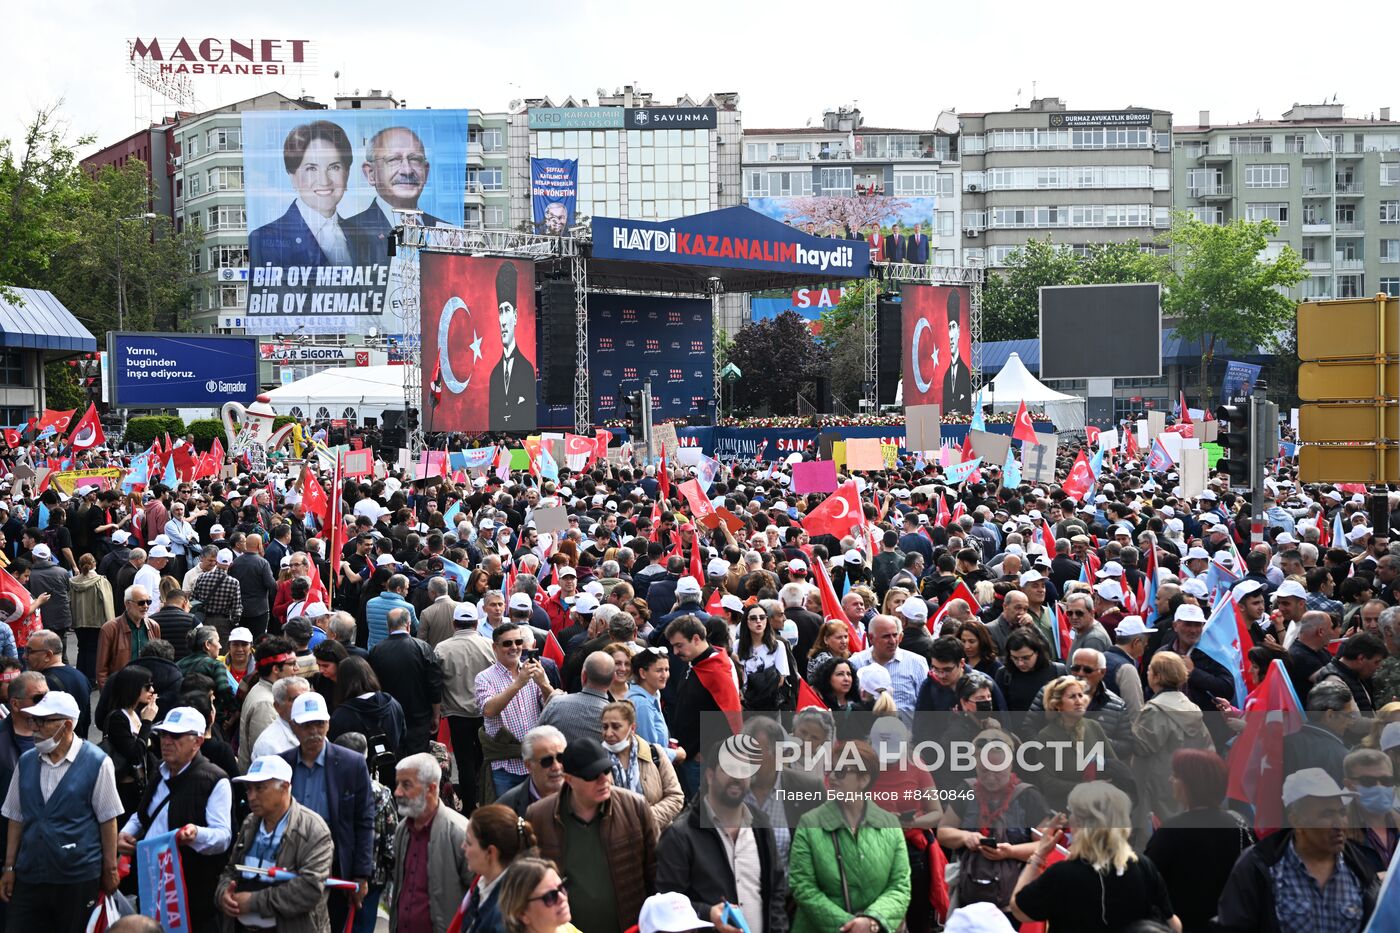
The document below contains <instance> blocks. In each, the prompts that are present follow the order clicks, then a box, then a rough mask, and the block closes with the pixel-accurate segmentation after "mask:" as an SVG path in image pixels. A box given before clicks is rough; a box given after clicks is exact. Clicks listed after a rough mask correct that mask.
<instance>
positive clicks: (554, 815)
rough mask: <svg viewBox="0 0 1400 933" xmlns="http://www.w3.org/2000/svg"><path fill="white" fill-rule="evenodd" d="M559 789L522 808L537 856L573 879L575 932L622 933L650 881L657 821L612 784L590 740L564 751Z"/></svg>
mask: <svg viewBox="0 0 1400 933" xmlns="http://www.w3.org/2000/svg"><path fill="white" fill-rule="evenodd" d="M562 759H563V763H564V781H565V786H564V788H563V789H562V790H560V791H559V793H557V794H554V795H552V796H549V797H545V798H544V799H542V800H537V801H536V802H535V803H533V804H531V805H530V808H529V810H528V811H526V818H527V819H528V820H529V822H530V825H531V826H532V827H534V830H535V836H536V838H537V839H538V841H539V847H540V854H541V855H542V856H543V857H544V858H548V859H553V860H554V861H555V862H556V863H557V864H558V865H559V868H560V874H561V875H566V876H568V877H569V878H570V879H571V880H572V882H573V885H572V893H571V894H570V900H569V903H570V906H571V907H572V908H573V913H574V917H573V919H574V923H575V925H576V926H577V927H578V928H579V929H580V930H596V931H599V933H605V931H611V930H619V931H620V930H626V929H627V928H628V927H630V926H632V925H633V924H634V923H636V922H637V920H638V917H639V916H640V914H641V909H642V901H643V900H645V899H646V896H647V892H648V891H652V890H654V889H655V886H656V884H655V882H656V843H657V830H656V823H655V821H654V820H653V819H652V815H651V811H650V810H649V809H648V808H647V804H646V800H645V798H643V797H642V796H641V795H640V794H635V793H633V792H632V791H630V790H625V789H623V788H620V787H614V786H613V781H612V759H611V757H609V755H608V751H607V749H605V748H604V747H603V744H602V743H601V742H599V741H598V740H597V739H594V738H583V739H579V740H578V741H577V742H572V743H570V744H569V747H568V748H566V749H564V754H563V756H562Z"/></svg>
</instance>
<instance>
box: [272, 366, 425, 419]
mask: <svg viewBox="0 0 1400 933" xmlns="http://www.w3.org/2000/svg"><path fill="white" fill-rule="evenodd" d="M407 371H408V367H407V366H337V367H335V368H334V369H323V370H321V371H320V372H316V373H312V374H311V375H310V376H307V377H306V378H305V379H298V380H297V381H296V382H293V383H290V384H288V385H284V386H280V387H278V388H276V389H273V390H272V391H271V392H268V393H267V396H268V399H269V400H270V401H271V402H272V407H273V410H275V411H276V412H277V413H278V414H279V415H288V414H295V412H293V411H292V409H294V408H295V409H299V410H300V413H301V417H303V418H308V419H312V420H321V418H348V419H349V420H351V421H352V422H355V423H363V422H364V419H365V418H381V417H382V416H383V413H384V411H385V409H395V410H398V411H402V410H403V407H404V398H403V383H404V376H405V375H406V374H407ZM323 408H324V409H325V410H326V412H328V413H329V414H323V415H319V416H318V414H317V413H318V412H320V411H321V409H323ZM350 412H353V414H351V413H350Z"/></svg>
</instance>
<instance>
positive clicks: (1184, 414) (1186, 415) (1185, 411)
mask: <svg viewBox="0 0 1400 933" xmlns="http://www.w3.org/2000/svg"><path fill="white" fill-rule="evenodd" d="M1180 404H1181V421H1182V422H1183V423H1184V424H1190V423H1191V410H1190V409H1189V408H1187V407H1186V393H1185V392H1182V393H1181V402H1180ZM1182 436H1183V437H1190V436H1191V435H1190V434H1183V435H1182Z"/></svg>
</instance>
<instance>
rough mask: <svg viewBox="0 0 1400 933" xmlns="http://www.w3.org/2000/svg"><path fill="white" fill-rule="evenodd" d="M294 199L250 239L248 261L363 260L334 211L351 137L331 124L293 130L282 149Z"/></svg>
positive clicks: (347, 167) (293, 263) (334, 263)
mask: <svg viewBox="0 0 1400 933" xmlns="http://www.w3.org/2000/svg"><path fill="white" fill-rule="evenodd" d="M282 158H283V163H284V165H285V166H286V169H287V177H288V178H290V179H291V182H292V188H293V189H295V190H296V193H297V196H296V200H294V201H293V202H292V203H291V205H290V206H289V207H288V208H287V211H286V213H284V214H283V215H282V216H281V217H279V218H277V219H276V220H274V221H272V222H271V223H267V224H264V225H262V226H261V227H259V228H257V229H256V230H254V231H253V232H252V233H251V234H250V235H249V237H248V250H249V255H250V259H251V261H252V262H253V263H254V264H256V265H263V264H264V263H271V264H272V265H274V266H283V267H285V266H349V265H356V264H358V263H359V261H360V260H361V259H362V258H363V256H362V255H361V253H360V252H358V251H357V247H356V244H354V243H353V242H352V238H351V237H349V236H348V235H347V230H346V225H347V222H346V221H345V220H343V219H341V217H340V215H339V214H337V213H336V209H337V208H338V207H339V206H340V202H341V199H343V198H344V197H345V186H346V183H347V182H348V181H349V178H350V166H351V165H352V164H353V163H354V157H353V153H352V151H351V148H350V137H348V136H346V135H345V131H344V130H343V129H341V128H340V127H339V126H337V125H336V124H334V123H332V122H330V121H329V120H316V121H314V122H312V123H304V124H302V125H301V126H298V127H296V128H295V129H293V130H292V131H291V133H289V134H288V135H287V139H286V141H285V142H284V143H283V146H282Z"/></svg>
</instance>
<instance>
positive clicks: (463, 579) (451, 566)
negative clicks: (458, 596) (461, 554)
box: [442, 557, 468, 596]
mask: <svg viewBox="0 0 1400 933" xmlns="http://www.w3.org/2000/svg"><path fill="white" fill-rule="evenodd" d="M467 573H468V571H467V568H465V567H463V566H462V565H461V564H459V563H457V562H455V561H450V560H448V559H447V558H446V557H444V558H443V559H442V575H443V576H444V577H446V578H447V579H449V580H451V581H453V582H454V583H456V584H457V588H458V589H459V590H461V592H462V595H464V596H465V595H466V592H467Z"/></svg>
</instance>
